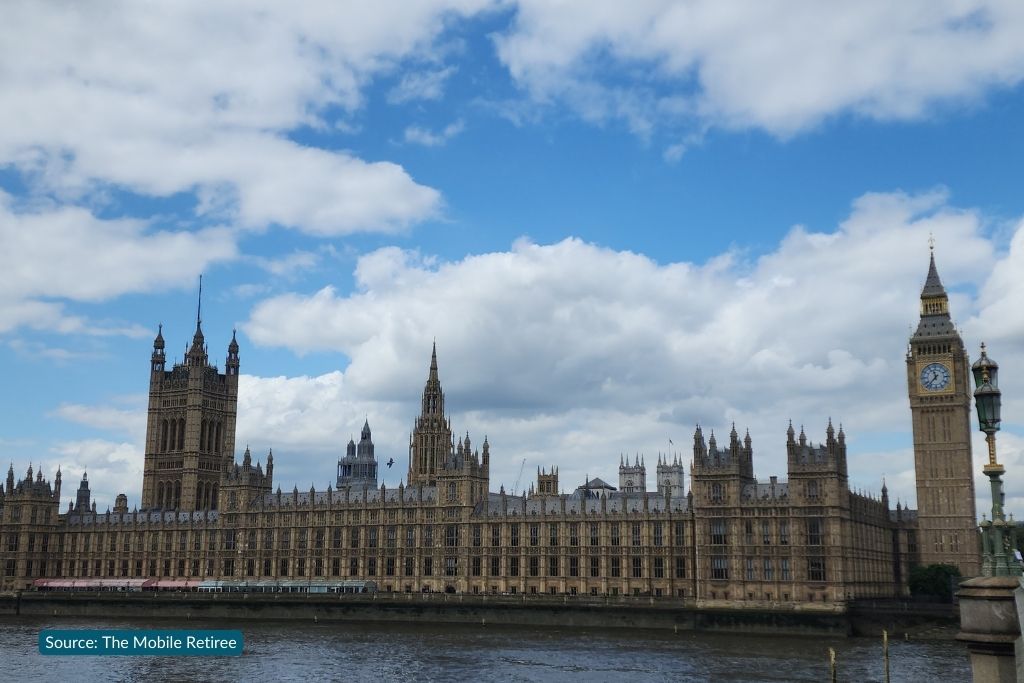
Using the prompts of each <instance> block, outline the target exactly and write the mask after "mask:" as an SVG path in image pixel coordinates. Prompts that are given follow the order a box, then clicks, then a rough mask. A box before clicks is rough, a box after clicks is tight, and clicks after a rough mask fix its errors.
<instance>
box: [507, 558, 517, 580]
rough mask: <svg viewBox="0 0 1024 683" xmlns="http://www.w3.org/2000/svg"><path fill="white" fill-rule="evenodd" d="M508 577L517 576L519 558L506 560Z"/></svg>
mask: <svg viewBox="0 0 1024 683" xmlns="http://www.w3.org/2000/svg"><path fill="white" fill-rule="evenodd" d="M508 575H509V576H519V558H518V557H510V558H508Z"/></svg>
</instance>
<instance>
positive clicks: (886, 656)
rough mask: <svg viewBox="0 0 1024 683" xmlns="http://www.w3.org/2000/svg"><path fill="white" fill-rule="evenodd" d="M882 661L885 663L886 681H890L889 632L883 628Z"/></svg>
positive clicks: (886, 682) (887, 682)
mask: <svg viewBox="0 0 1024 683" xmlns="http://www.w3.org/2000/svg"><path fill="white" fill-rule="evenodd" d="M882 662H883V663H884V665H885V683H889V632H888V631H886V630H885V629H882Z"/></svg>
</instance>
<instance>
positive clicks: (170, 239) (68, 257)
mask: <svg viewBox="0 0 1024 683" xmlns="http://www.w3.org/2000/svg"><path fill="white" fill-rule="evenodd" d="M236 257H237V245H236V235H235V234H234V233H233V232H232V231H230V230H228V229H226V228H222V227H210V228H204V229H200V230H194V231H192V230H170V229H159V228H155V227H153V226H151V225H149V224H148V222H147V221H141V220H134V219H120V220H117V219H115V220H104V219H100V218H97V217H96V216H95V215H94V214H92V213H91V212H90V211H88V210H86V209H83V208H79V207H73V206H64V207H52V206H48V207H43V208H35V209H28V210H23V211H16V210H14V209H13V208H12V206H11V199H10V197H9V196H8V195H6V194H4V193H3V192H2V191H0V263H2V264H3V267H2V268H0V333H2V332H7V331H10V330H13V329H15V328H18V327H22V326H27V327H31V328H35V329H42V330H50V331H55V332H60V333H65V334H67V333H81V334H92V335H111V334H122V335H127V336H132V337H137V336H139V335H140V334H142V330H141V329H140V328H138V326H137V325H132V324H127V325H126V324H123V323H121V324H118V323H109V322H107V323H104V322H102V321H101V322H95V321H90V320H88V319H86V318H84V317H81V316H77V315H69V314H67V313H66V312H65V302H66V301H76V302H96V301H102V300H105V299H110V298H113V297H116V296H118V295H121V294H125V293H129V292H152V291H156V290H158V289H161V288H164V287H168V286H182V285H185V284H188V285H191V284H192V283H194V282H195V278H196V277H197V276H198V274H199V273H201V272H203V270H205V269H207V268H209V267H210V265H211V264H214V263H220V262H225V261H230V260H232V259H234V258H236ZM54 299H56V301H55V300H54Z"/></svg>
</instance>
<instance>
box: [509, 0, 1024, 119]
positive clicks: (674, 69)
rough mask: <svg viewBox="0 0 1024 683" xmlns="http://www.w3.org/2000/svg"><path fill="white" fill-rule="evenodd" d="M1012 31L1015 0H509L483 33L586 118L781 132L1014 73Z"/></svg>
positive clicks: (515, 72) (898, 114) (1023, 17)
mask: <svg viewBox="0 0 1024 683" xmlns="http://www.w3.org/2000/svg"><path fill="white" fill-rule="evenodd" d="M1022 31H1024V11H1022V9H1021V6H1020V4H1019V3H1016V2H1013V0H995V1H991V0H972V1H969V2H954V1H949V2H929V1H928V0H915V1H913V2H901V3H897V4H893V3H890V2H884V0H870V1H867V2H858V3H855V4H852V5H846V6H843V7H837V6H836V5H834V4H830V3H816V2H811V1H806V2H795V3H794V2H789V1H786V2H782V1H781V0H778V1H768V2H758V3H755V4H753V5H751V3H747V2H736V1H727V2H722V1H721V0H698V1H697V2H686V3H680V2H674V1H673V0H649V1H646V2H632V3H621V2H615V1H614V0H598V1H595V2H588V3H583V4H573V3H551V2H546V1H544V0H520V1H519V2H517V3H516V15H515V19H514V22H513V24H512V26H511V27H510V28H509V29H508V30H506V31H504V32H501V33H499V35H498V36H497V37H496V39H495V42H496V46H497V50H498V55H499V57H500V58H501V60H502V61H503V63H504V64H505V65H506V66H507V67H508V69H509V71H510V73H511V74H512V76H513V78H515V79H516V80H517V81H518V82H519V83H520V84H521V85H522V86H523V87H524V88H526V89H527V90H528V91H529V92H530V94H531V96H532V97H533V98H534V99H535V100H537V101H540V102H558V101H564V102H566V103H568V104H569V105H571V106H573V107H574V108H575V109H576V110H577V111H579V112H580V114H581V115H583V116H584V117H585V118H588V119H592V120H597V121H603V120H608V119H621V120H624V121H626V122H627V123H628V124H629V126H630V127H631V128H633V129H634V130H637V131H638V132H643V131H645V130H647V129H649V127H650V126H652V125H654V124H655V123H658V122H664V121H666V120H670V121H671V120H675V121H678V120H679V119H682V120H684V121H686V120H690V121H702V122H711V123H714V124H716V125H721V126H725V127H736V128H746V127H755V128H761V129H764V130H767V131H769V132H772V133H774V134H777V135H781V136H786V135H791V134H793V133H796V132H798V131H801V130H803V129H806V128H808V127H810V126H814V125H815V124H817V123H819V122H820V121H822V120H824V119H826V118H828V117H831V116H835V115H837V114H842V113H853V114H855V115H859V116H866V117H870V118H875V119H883V120H884V119H907V118H916V117H919V116H921V115H922V114H923V113H925V112H926V111H927V110H928V108H929V107H930V106H931V105H934V104H936V103H941V102H951V101H952V102H956V101H961V100H966V99H967V98H969V97H975V96H977V95H978V94H979V93H982V92H984V91H986V90H987V89H989V88H993V87H996V88H998V87H1010V86H1014V85H1016V84H1017V83H1019V82H1020V80H1021V78H1022V77H1024V44H1022V43H1021V41H1020V40H1019V36H1020V34H1021V32H1022Z"/></svg>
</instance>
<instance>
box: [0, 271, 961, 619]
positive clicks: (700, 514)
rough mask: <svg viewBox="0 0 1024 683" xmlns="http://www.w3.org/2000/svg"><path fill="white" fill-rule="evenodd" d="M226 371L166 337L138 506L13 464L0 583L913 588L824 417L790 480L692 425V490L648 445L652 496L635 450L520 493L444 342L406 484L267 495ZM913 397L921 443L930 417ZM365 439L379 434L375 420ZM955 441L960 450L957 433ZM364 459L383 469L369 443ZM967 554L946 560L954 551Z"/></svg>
mask: <svg viewBox="0 0 1024 683" xmlns="http://www.w3.org/2000/svg"><path fill="white" fill-rule="evenodd" d="M926 289H927V288H926ZM929 329H930V328H929ZM942 343H948V342H947V341H946V340H943V342H942ZM912 347H913V343H912ZM960 348H962V347H957V353H959V352H960V351H959V349H960ZM925 351H926V349H921V350H920V354H921V357H922V358H923V357H924V354H925ZM944 353H945V352H944ZM918 357H919V356H917V355H912V356H911V357H909V358H908V367H909V366H911V365H912V363H914V362H916V359H917V358H918ZM927 358H931V356H927ZM949 362H950V363H952V362H953V361H949ZM962 370H963V368H961V367H960V366H956V367H955V368H954V369H953V372H954V373H955V376H956V377H957V381H958V382H965V381H966V375H965V374H964V373H963V372H962ZM237 372H238V346H237V342H235V341H234V339H232V344H231V346H229V351H228V364H227V372H226V373H225V374H223V375H221V374H219V373H218V372H217V370H216V368H213V367H211V366H210V365H208V363H207V361H206V351H205V346H204V344H203V342H202V332H201V329H200V327H199V325H198V324H197V329H196V337H195V339H194V340H193V344H192V347H191V349H190V350H189V353H188V354H187V355H186V361H185V363H184V364H183V365H181V366H175V368H174V370H172V371H171V372H169V373H168V372H165V371H164V369H163V339H162V336H160V335H158V337H157V340H156V342H155V343H154V353H153V364H152V375H151V387H152V389H151V394H150V397H151V398H150V416H149V417H150V419H149V424H148V431H147V440H146V444H147V451H146V471H145V475H144V476H145V479H144V486H143V509H142V510H133V511H128V510H127V505H126V503H125V502H124V500H123V499H121V498H120V496H119V501H118V503H117V504H116V506H115V509H114V511H109V510H108V511H107V512H102V513H100V512H97V510H96V505H95V503H92V502H91V501H90V494H89V490H88V480H87V479H86V478H85V477H83V481H82V486H81V488H80V489H79V495H78V498H77V502H76V503H75V504H74V505H71V506H70V507H69V509H68V510H67V511H66V512H64V513H60V511H59V501H60V473H59V472H58V473H57V474H56V477H55V480H54V484H53V485H52V486H51V485H50V484H49V483H48V482H46V481H45V480H44V479H43V477H42V473H35V474H33V472H32V470H31V468H30V469H29V472H28V474H27V476H26V477H25V478H24V479H22V480H21V481H18V482H16V481H15V478H14V472H13V469H12V470H11V471H10V472H9V473H8V477H7V483H6V487H5V488H4V489H3V490H2V491H0V549H2V550H3V555H2V562H0V568H2V569H3V576H2V577H0V581H2V583H0V587H2V588H5V589H12V588H25V587H28V586H30V585H31V583H32V581H33V579H36V578H44V577H46V578H50V577H64V578H68V577H81V578H109V579H118V578H162V577H167V578H191V577H201V578H214V579H232V580H236V581H246V580H284V579H287V580H290V581H293V580H306V581H310V582H317V581H329V580H331V579H333V578H346V579H349V578H353V579H360V580H372V581H375V582H376V583H377V584H378V585H379V587H380V589H381V590H384V591H397V592H404V591H409V592H420V591H457V592H463V593H516V594H520V593H525V594H532V593H537V594H551V593H555V594H569V595H573V594H581V595H645V596H646V595H649V596H651V597H652V598H658V597H663V598H669V597H672V598H676V599H679V598H682V599H684V600H685V601H688V602H689V601H692V602H693V604H696V605H700V606H711V607H714V606H723V607H726V606H728V607H755V608H757V607H759V608H768V609H771V608H773V607H778V606H788V607H794V606H795V607H799V608H801V609H835V608H836V607H838V606H839V605H841V604H843V603H844V602H845V601H847V600H849V599H852V598H863V597H893V596H899V595H902V594H904V593H905V590H906V589H905V587H906V576H907V571H908V569H909V567H910V566H911V565H913V564H914V563H915V562H917V561H918V560H919V557H918V556H919V554H920V555H922V556H923V553H921V552H920V551H921V550H922V549H921V548H920V547H919V544H918V542H917V538H918V535H917V534H918V533H919V528H918V525H919V523H920V518H919V517H918V516H917V515H916V513H915V512H914V511H912V510H906V509H903V508H902V507H901V506H900V505H897V506H896V509H895V510H893V509H891V508H890V505H889V498H888V491H887V490H886V489H885V487H884V486H883V488H882V494H881V496H879V497H872V496H868V495H864V494H860V493H856V492H854V491H851V490H850V488H849V484H848V475H847V456H846V435H845V432H844V431H843V428H842V426H840V427H839V429H838V431H837V430H836V429H835V428H834V427H833V425H832V423H831V421H830V422H829V423H828V425H827V426H826V428H825V431H824V436H825V439H824V441H823V442H822V443H820V444H814V443H812V442H811V441H810V440H809V439H808V438H807V436H806V434H805V432H804V430H803V428H801V429H800V431H799V435H798V434H797V432H796V430H794V428H793V426H792V424H790V425H789V428H788V429H787V430H786V436H785V442H784V445H785V450H786V453H787V470H788V472H787V474H788V477H787V480H785V481H781V480H779V479H778V478H777V477H770V478H769V479H768V480H767V481H762V480H758V479H757V478H755V476H754V468H753V459H754V455H753V452H754V451H753V443H752V438H751V436H750V434H749V432H748V433H746V434H745V435H744V436H743V438H742V439H741V438H740V436H739V433H738V432H737V431H736V429H735V426H733V428H732V430H731V431H730V433H729V435H728V437H727V441H726V442H725V443H724V444H723V445H721V446H719V444H718V443H717V439H716V437H715V436H714V433H713V432H709V434H708V436H707V437H705V434H704V430H703V428H702V427H697V429H696V431H695V433H694V436H693V460H692V464H691V467H692V469H691V481H690V484H691V486H690V489H689V490H688V491H687V490H686V489H685V480H684V476H685V471H684V467H683V463H682V462H681V461H680V460H679V459H678V457H673V459H672V460H671V461H669V460H668V459H667V458H665V459H663V458H661V457H660V456H659V459H658V466H657V482H656V486H657V491H656V492H654V491H647V490H646V481H645V480H644V479H645V471H642V470H643V468H644V466H643V463H642V462H640V461H638V460H636V459H635V458H634V461H633V464H629V463H628V462H626V461H625V460H624V459H623V460H622V461H621V463H620V484H628V485H624V486H622V489H624V490H616V489H615V488H614V487H612V486H611V485H609V484H606V483H605V482H603V481H601V480H600V479H597V478H594V479H588V481H586V482H585V483H584V484H583V485H581V486H579V487H577V488H576V489H575V490H573V491H572V493H568V494H564V493H560V492H559V483H558V470H557V468H552V469H551V470H547V469H544V470H539V471H538V480H537V482H536V483H537V485H536V487H533V486H531V488H530V493H529V494H522V495H518V496H517V495H510V494H508V493H506V492H505V490H504V489H503V488H501V489H500V490H499V491H497V492H492V491H490V487H489V483H490V480H489V470H490V443H489V441H488V439H487V438H484V440H483V442H482V445H481V448H480V449H479V450H478V449H475V448H474V447H473V444H472V442H471V440H470V436H469V434H466V435H465V436H464V437H461V438H455V437H454V436H453V430H452V426H451V420H450V419H449V417H448V416H447V415H446V413H445V396H444V392H443V390H442V387H441V382H440V378H439V372H438V363H437V350H436V346H435V348H434V350H433V352H432V354H431V360H430V368H429V371H428V377H427V381H426V384H425V386H424V389H423V394H422V401H421V409H420V415H419V416H418V417H417V418H416V419H415V421H414V424H413V431H412V434H411V437H410V441H409V471H408V478H407V482H406V483H404V484H401V485H399V486H398V487H393V488H387V487H385V486H383V485H381V486H377V485H376V472H374V473H373V479H372V481H373V484H372V485H371V483H370V481H368V480H364V481H362V482H361V483H357V482H355V481H351V480H345V481H343V480H342V479H341V477H340V474H341V472H340V471H339V480H338V482H337V483H338V484H339V486H338V487H337V488H332V487H331V486H328V487H326V488H325V489H322V490H316V489H314V488H310V489H309V490H308V491H299V490H298V489H297V488H293V489H292V491H290V492H282V491H281V490H280V488H278V489H277V490H274V488H273V467H274V465H273V457H274V456H273V454H272V453H268V455H267V458H266V467H265V469H264V466H263V465H262V463H260V462H256V463H255V464H253V461H252V455H251V453H250V451H249V449H248V448H247V449H246V451H245V453H244V455H243V458H242V462H241V463H240V464H236V463H233V462H232V461H231V453H232V452H233V444H234V424H235V422H234V416H235V410H236V403H237ZM914 372H915V373H916V372H917V370H916V366H914ZM179 385H180V386H179ZM956 386H957V390H956V392H957V393H955V394H953V396H954V398H955V401H960V399H961V393H962V390H961V388H960V387H961V385H960V384H957V385H956ZM912 400H917V399H914V398H913V391H912ZM929 405H930V404H929ZM943 405H945V404H943ZM959 405H960V403H956V402H954V403H953V404H952V406H953V407H957V406H959ZM914 410H915V413H914V415H915V443H917V440H916V437H917V434H918V431H917V430H918V421H919V420H921V418H920V417H919V416H920V414H921V412H922V411H921V410H920V409H919V408H918V407H917V406H916V404H915V408H914ZM165 425H166V427H165ZM218 425H219V427H218ZM172 426H173V427H172ZM182 429H183V430H184V432H182V431H181V430H182ZM175 430H177V431H175ZM211 430H212V431H211ZM165 434H167V435H168V436H167V440H166V445H165V437H164V435H165ZM182 434H184V436H182ZM211 434H212V437H211ZM938 434H940V435H941V434H944V433H943V432H938ZM175 435H177V436H175ZM954 436H956V437H957V438H959V432H957V433H956V434H955V435H954ZM172 439H177V440H176V441H172ZM211 439H212V440H211ZM364 441H365V442H366V443H367V444H372V442H371V441H370V435H369V424H368V423H367V424H366V426H365V427H364ZM927 443H928V444H930V446H929V447H930V448H931V447H935V448H937V446H936V445H935V444H937V442H935V441H928V442H927ZM172 444H173V446H172ZM218 444H219V445H218ZM350 448H351V445H350ZM946 448H947V449H949V448H951V449H952V450H954V451H955V452H957V453H959V452H961V444H960V442H959V441H957V442H955V444H954V445H953V446H947V447H946ZM364 454H368V456H369V459H372V460H373V462H374V464H375V463H376V460H375V457H374V456H373V452H372V449H370V450H364ZM349 455H355V456H356V457H358V455H359V453H358V452H356V453H355V454H352V453H347V454H346V458H347V457H348V456H349ZM968 455H969V452H968ZM345 461H346V460H345V458H343V459H342V461H341V462H345ZM197 463H198V464H199V465H200V466H199V467H196V465H197ZM203 463H207V464H208V465H210V466H211V467H212V469H205V468H204V467H202V466H201V465H202V464H203ZM206 473H209V474H206ZM214 473H215V474H216V479H213V476H214ZM918 474H919V478H920V477H921V476H922V474H923V472H922V470H920V469H919V470H918ZM179 480H180V482H181V486H180V495H179V486H178V481H179ZM168 482H170V483H168ZM207 483H211V484H212V485H213V486H212V488H210V489H209V494H208V493H207V489H206V484H207ZM919 487H920V483H919ZM161 492H162V493H161ZM168 492H170V493H168ZM186 494H187V495H186ZM958 505H960V506H966V503H964V502H963V501H960V502H959V503H958ZM927 509H928V510H929V513H930V514H931V511H932V510H934V508H927ZM970 510H971V514H973V498H972V499H971V502H970ZM943 517H948V515H944V516H943ZM957 523H958V524H960V523H961V522H960V521H958V522H957ZM972 523H973V522H972ZM962 526H963V530H964V534H965V536H963V537H962V540H961V543H962V544H965V543H966V542H967V541H966V539H967V538H969V534H968V531H969V529H968V525H967V524H966V522H963V523H962ZM932 528H933V527H928V529H929V530H930V529H932ZM928 538H931V537H930V536H929V537H928ZM975 547H976V546H975ZM966 548H967V546H966V545H962V547H961V550H960V555H958V556H957V557H961V556H962V557H963V558H964V560H963V561H964V562H967V560H968V559H969V558H968V557H967V553H966ZM948 550H949V548H948V546H947V552H948ZM928 557H941V558H943V559H946V558H948V557H949V555H948V554H947V555H941V554H940V555H928ZM962 566H965V567H966V566H969V565H967V564H964V565H962Z"/></svg>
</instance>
